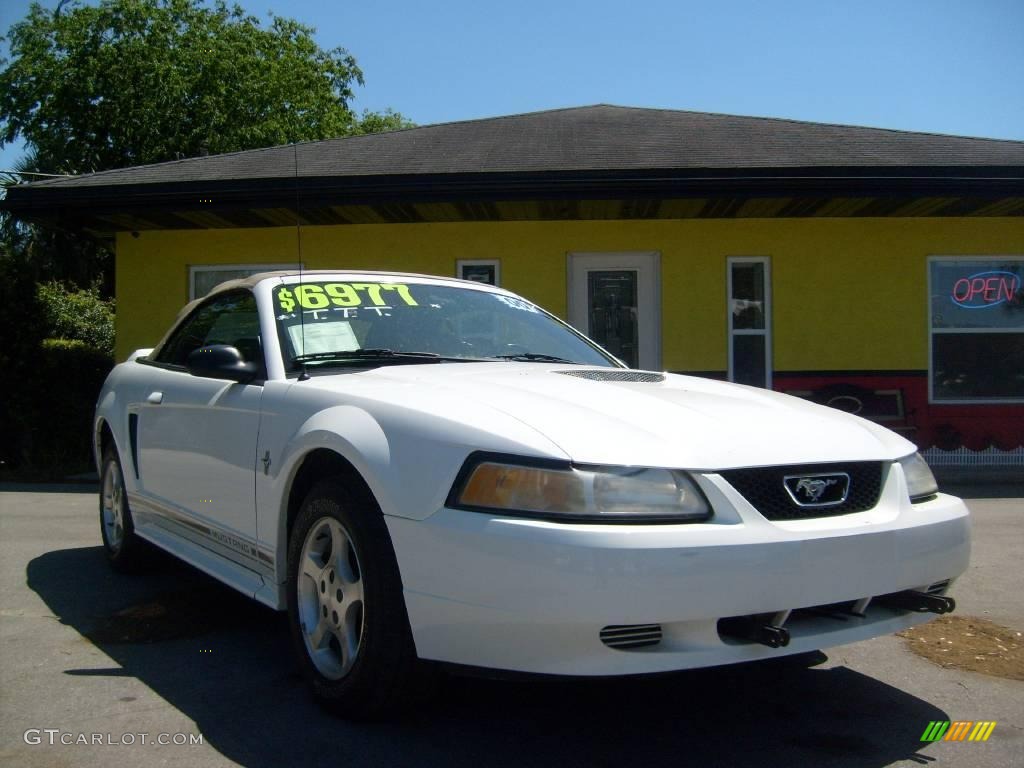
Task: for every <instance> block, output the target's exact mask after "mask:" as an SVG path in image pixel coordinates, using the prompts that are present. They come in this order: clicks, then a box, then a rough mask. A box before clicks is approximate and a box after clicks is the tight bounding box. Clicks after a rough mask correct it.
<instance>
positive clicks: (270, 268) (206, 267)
mask: <svg viewBox="0 0 1024 768" xmlns="http://www.w3.org/2000/svg"><path fill="white" fill-rule="evenodd" d="M304 268H305V267H304V266H303V265H302V264H295V263H292V264H194V265H189V268H188V300H189V301H195V299H196V277H195V276H196V275H197V274H199V273H200V272H227V271H231V272H238V271H239V270H245V271H248V272H249V274H250V275H255V274H258V273H260V272H274V271H277V270H279V269H304Z"/></svg>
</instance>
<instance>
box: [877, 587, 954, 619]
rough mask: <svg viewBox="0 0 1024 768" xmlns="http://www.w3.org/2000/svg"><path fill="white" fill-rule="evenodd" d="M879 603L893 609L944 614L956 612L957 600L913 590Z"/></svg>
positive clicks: (895, 594) (894, 594) (883, 598)
mask: <svg viewBox="0 0 1024 768" xmlns="http://www.w3.org/2000/svg"><path fill="white" fill-rule="evenodd" d="M878 601H879V602H881V603H883V604H885V605H888V606H891V607H893V608H903V609H905V610H908V611H915V612H917V613H937V614H943V613H952V612H953V611H954V610H956V600H954V599H953V598H952V597H945V596H944V595H929V594H928V593H927V592H918V591H916V590H913V589H908V590H906V591H904V592H894V593H892V594H891V595H886V596H885V597H882V598H879V599H878Z"/></svg>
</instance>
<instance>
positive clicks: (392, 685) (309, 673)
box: [287, 480, 417, 719]
mask: <svg viewBox="0 0 1024 768" xmlns="http://www.w3.org/2000/svg"><path fill="white" fill-rule="evenodd" d="M287 589H288V616H289V625H290V628H291V634H292V641H293V645H294V646H295V650H296V653H297V655H298V658H299V665H300V667H301V669H302V672H303V675H304V676H305V677H306V679H307V680H308V681H309V683H310V685H311V687H312V690H313V693H314V696H315V697H316V698H317V700H318V701H319V702H320V703H321V704H324V705H325V706H328V707H329V708H331V709H332V710H334V711H336V712H337V713H339V714H341V715H344V716H345V717H350V718H353V719H366V718H373V717H377V716H380V715H382V714H385V713H389V712H392V711H394V710H395V709H397V708H398V707H400V706H401V705H402V704H403V703H405V701H406V700H407V694H408V692H409V690H410V688H411V687H412V683H413V678H414V676H415V673H416V666H417V659H416V653H415V649H414V646H413V641H412V633H411V631H410V629H409V620H408V617H407V615H406V612H405V602H404V599H403V597H402V582H401V578H400V576H399V573H398V564H397V562H396V560H395V554H394V550H393V548H392V545H391V538H390V536H389V535H388V531H387V526H386V525H385V523H384V518H383V515H382V514H381V512H380V509H379V508H378V507H377V505H376V504H375V503H373V501H372V499H369V498H366V496H365V495H362V494H354V493H352V492H350V491H349V490H348V489H347V488H346V487H345V486H344V485H343V484H342V483H340V482H338V481H335V480H326V481H322V482H320V483H318V484H317V485H315V486H314V487H313V489H312V490H311V491H310V493H309V495H308V496H307V497H306V499H305V501H304V502H303V504H302V507H301V509H300V510H299V514H298V517H297V518H296V520H295V524H294V526H293V528H292V531H291V535H290V538H289V546H288V584H287Z"/></svg>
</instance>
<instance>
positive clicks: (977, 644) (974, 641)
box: [898, 616, 1024, 680]
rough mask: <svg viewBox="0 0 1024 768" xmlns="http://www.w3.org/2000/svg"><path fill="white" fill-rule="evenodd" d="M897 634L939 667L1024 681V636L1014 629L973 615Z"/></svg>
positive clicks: (932, 622) (944, 619)
mask: <svg viewBox="0 0 1024 768" xmlns="http://www.w3.org/2000/svg"><path fill="white" fill-rule="evenodd" d="M898 634H899V636H900V637H902V638H903V639H904V640H906V641H907V646H908V647H909V648H910V650H912V651H913V652H914V653H916V654H917V655H918V656H921V657H923V658H925V659H928V661H931V662H933V663H935V664H938V665H939V666H940V667H946V668H950V669H966V670H969V671H971V672H980V673H981V674H983V675H991V676H993V677H1005V678H1007V679H1008V680H1024V637H1022V633H1021V632H1019V631H1017V630H1015V629H1008V628H1006V627H1002V626H1000V625H998V624H995V623H993V622H991V621H988V620H987V619H977V618H974V617H973V616H940V617H939V618H937V619H935V620H934V621H930V622H928V623H927V624H922V625H920V626H917V627H911V628H910V629H905V630H903V631H902V632H899V633H898Z"/></svg>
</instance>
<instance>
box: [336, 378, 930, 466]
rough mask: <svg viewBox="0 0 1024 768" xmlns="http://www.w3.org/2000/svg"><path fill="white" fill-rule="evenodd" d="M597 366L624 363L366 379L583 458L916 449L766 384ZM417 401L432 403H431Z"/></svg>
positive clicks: (735, 458) (827, 457)
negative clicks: (510, 426) (519, 427)
mask: <svg viewBox="0 0 1024 768" xmlns="http://www.w3.org/2000/svg"><path fill="white" fill-rule="evenodd" d="M589 371H593V372H596V375H597V376H598V377H600V376H602V375H603V374H607V373H608V372H616V369H608V368H603V369H593V368H585V367H582V366H570V365H551V364H541V363H464V364H463V363H457V364H456V363H453V364H437V365H410V366H392V367H381V368H377V369H373V370H370V371H366V372H365V373H363V374H359V377H360V379H362V380H363V381H362V383H364V384H369V383H370V382H369V381H367V379H371V380H373V391H374V399H375V400H378V401H390V400H393V404H394V405H396V406H402V407H410V401H409V398H408V393H409V388H410V385H414V388H415V390H416V391H417V392H418V393H420V395H426V394H428V393H429V392H434V393H436V395H437V399H436V402H437V405H438V408H439V410H441V411H444V413H438V415H443V416H444V418H445V419H446V420H448V419H452V418H453V417H454V416H456V414H453V413H451V412H450V411H451V410H452V408H453V405H452V404H453V403H457V404H458V407H459V410H460V413H459V414H458V415H457V416H458V418H460V419H462V420H464V421H466V422H469V423H472V424H474V425H475V426H477V427H484V428H486V426H487V421H488V418H489V416H490V415H491V414H492V413H493V411H499V412H501V413H503V414H505V415H506V416H510V417H512V418H514V419H516V420H518V421H520V422H522V423H525V424H526V425H528V426H530V427H532V428H533V429H535V430H536V431H538V432H539V433H541V434H543V435H544V436H545V437H546V438H547V439H548V440H549V441H550V442H552V443H554V444H555V445H557V446H558V447H559V448H560V449H561V450H562V451H563V452H564V453H565V455H566V457H568V458H570V459H571V460H573V461H575V462H578V463H586V464H630V465H644V466H664V467H678V468H686V469H694V470H714V469H724V468H729V467H751V466H766V465H772V464H799V463H824V462H836V461H851V460H857V461H867V460H891V459H895V458H899V457H902V456H905V455H907V454H909V453H912V452H913V451H914V450H915V447H914V445H913V444H912V443H910V442H908V441H907V440H905V439H904V438H902V437H900V436H899V435H897V434H895V433H893V432H890V431H889V430H887V429H884V428H882V427H880V426H878V425H876V424H873V423H871V422H869V421H866V420H864V419H861V418H858V417H856V416H851V415H849V414H847V413H843V412H841V411H838V410H836V409H834V408H826V407H824V406H819V405H815V404H813V403H809V402H807V401H805V400H801V399H799V398H795V397H789V396H787V395H783V394H780V393H777V392H772V391H769V390H764V389H757V388H754V387H746V386H741V385H738V384H728V383H724V382H717V381H712V380H709V379H702V378H696V377H691V376H680V375H676V374H648V376H647V377H646V378H648V379H656V380H654V381H602V380H593V379H589V378H584V377H581V376H580V375H579V374H585V373H586V372H589ZM617 373H618V375H621V374H639V373H643V372H640V371H617ZM570 374H572V375H570ZM349 375H351V374H349ZM346 379H348V376H345V375H342V376H317V377H316V386H317V387H324V388H329V389H335V388H337V389H338V390H340V391H344V390H345V389H347V386H346V383H345V382H346ZM349 381H350V379H349ZM389 383H390V384H394V385H396V386H388V384H389ZM414 400H415V401H416V403H417V405H416V406H415V407H417V408H419V409H423V408H424V405H423V403H430V402H431V400H432V399H431V398H430V397H429V396H428V397H426V398H424V397H416V398H414ZM427 407H428V408H429V407H430V406H427ZM479 448H480V449H481V450H486V449H487V448H488V446H485V445H481V446H479Z"/></svg>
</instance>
